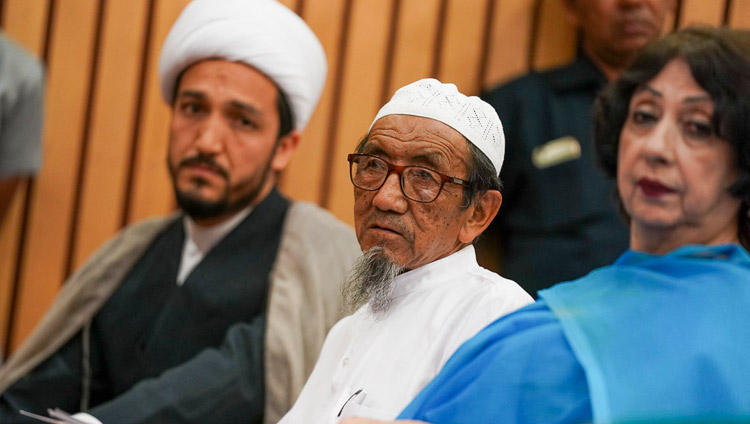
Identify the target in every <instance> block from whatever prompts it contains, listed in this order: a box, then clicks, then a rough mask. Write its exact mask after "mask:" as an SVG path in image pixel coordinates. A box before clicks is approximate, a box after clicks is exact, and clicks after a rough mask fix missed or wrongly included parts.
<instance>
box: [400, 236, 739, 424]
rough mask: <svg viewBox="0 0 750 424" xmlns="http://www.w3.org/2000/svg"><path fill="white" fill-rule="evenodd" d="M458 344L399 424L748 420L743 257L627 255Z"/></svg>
mask: <svg viewBox="0 0 750 424" xmlns="http://www.w3.org/2000/svg"><path fill="white" fill-rule="evenodd" d="M539 295H540V298H541V300H540V301H538V302H537V303H535V304H533V305H530V306H528V307H526V308H522V309H520V310H518V311H516V312H515V313H512V314H510V315H507V316H505V317H502V318H500V319H498V320H497V321H495V322H494V323H492V324H490V325H489V326H488V327H486V328H485V329H484V330H482V331H481V332H480V333H479V334H477V335H476V336H475V337H474V338H472V339H471V340H469V341H467V342H466V343H465V344H464V345H463V346H462V347H461V348H460V349H459V350H458V351H457V352H456V353H455V354H454V355H453V357H452V358H451V359H450V360H449V361H448V363H447V364H446V365H445V367H444V368H443V370H442V371H441V372H440V374H439V375H438V376H437V377H436V378H435V379H434V380H433V381H432V382H431V383H430V384H429V385H428V386H427V387H426V388H425V389H424V390H423V391H422V392H421V393H420V394H419V395H418V396H417V397H416V398H415V399H414V401H412V403H411V404H410V405H409V406H407V408H406V409H405V410H404V411H403V412H402V413H401V415H400V416H399V418H404V419H407V418H408V419H418V420H423V421H427V422H431V423H435V424H444V423H445V424H448V423H467V424H468V423H503V422H507V423H578V422H587V421H595V422H606V423H608V422H636V421H637V422H657V421H658V422H684V421H691V422H747V421H748V419H750V256H749V255H748V254H747V252H746V251H745V250H744V249H742V248H741V247H740V246H737V245H721V246H713V247H706V246H686V247H683V248H681V249H678V250H675V251H674V252H671V253H669V254H667V255H664V256H655V255H648V254H643V253H638V252H633V251H628V252H626V253H624V254H623V255H622V256H621V257H620V258H619V259H618V260H617V261H616V262H615V263H614V264H613V265H611V266H608V267H604V268H601V269H599V270H596V271H594V272H592V273H590V274H589V275H587V276H585V277H583V278H581V279H579V280H576V281H574V282H571V283H564V284H558V285H556V286H554V287H552V288H550V289H548V290H544V291H541V292H540V293H539Z"/></svg>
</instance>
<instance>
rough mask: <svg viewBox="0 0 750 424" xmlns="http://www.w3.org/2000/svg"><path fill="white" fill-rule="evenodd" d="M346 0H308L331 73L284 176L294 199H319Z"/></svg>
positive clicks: (308, 16)
mask: <svg viewBox="0 0 750 424" xmlns="http://www.w3.org/2000/svg"><path fill="white" fill-rule="evenodd" d="M343 9H344V0H306V2H305V8H304V11H303V13H304V16H303V18H304V19H305V21H306V22H307V23H308V25H310V28H312V30H313V31H314V32H315V35H317V36H318V39H320V43H321V44H322V45H323V49H324V50H325V52H326V59H327V60H328V76H327V78H326V85H325V88H324V89H323V94H322V95H321V97H320V102H319V103H318V106H317V108H316V110H315V113H313V115H312V118H311V119H310V122H309V123H308V124H307V128H305V131H304V132H303V134H302V141H301V142H300V145H299V148H298V149H297V152H296V153H295V154H294V157H293V158H292V162H291V163H290V164H289V166H288V167H287V169H286V171H285V172H284V175H283V177H282V179H281V184H280V185H281V189H282V190H283V191H284V193H286V194H287V195H289V196H290V197H292V198H294V199H299V200H306V201H309V202H315V203H319V202H320V196H321V190H322V184H323V175H324V174H325V172H326V169H324V168H325V159H326V156H327V154H326V153H327V152H326V149H327V147H328V130H329V128H330V122H331V112H332V106H333V87H334V84H335V78H336V65H337V63H338V60H339V56H340V52H339V38H340V35H341V27H342V25H343V21H342V16H343Z"/></svg>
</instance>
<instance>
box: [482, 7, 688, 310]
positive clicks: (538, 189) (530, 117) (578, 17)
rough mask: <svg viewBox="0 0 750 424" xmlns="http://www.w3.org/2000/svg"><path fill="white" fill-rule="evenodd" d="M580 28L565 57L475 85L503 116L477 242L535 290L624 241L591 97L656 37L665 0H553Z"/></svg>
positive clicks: (491, 261)
mask: <svg viewBox="0 0 750 424" xmlns="http://www.w3.org/2000/svg"><path fill="white" fill-rule="evenodd" d="M559 1H561V2H562V3H563V6H564V7H565V10H566V12H567V13H566V16H567V17H568V20H569V21H570V22H571V23H572V24H573V25H574V26H575V27H576V28H578V29H579V30H580V34H581V37H580V40H581V44H580V50H579V52H578V55H577V57H576V58H575V59H574V60H573V61H572V62H571V63H568V64H566V65H565V66H562V67H558V68H554V69H550V70H546V71H544V72H531V73H529V74H526V75H524V76H522V77H520V78H517V79H514V80H513V81H510V82H508V83H507V84H504V85H502V86H501V87H498V88H495V89H494V90H491V91H489V92H487V93H485V94H484V95H483V98H484V99H485V100H486V101H487V102H488V103H490V104H491V105H492V106H493V107H495V109H496V110H497V113H498V114H499V115H500V118H501V119H502V120H503V122H504V123H506V126H505V134H506V136H507V138H508V150H507V157H508V160H507V163H508V165H507V166H506V167H505V168H504V169H503V174H502V178H503V181H504V182H505V184H506V186H507V190H506V193H505V194H506V198H507V199H508V201H507V202H506V203H505V204H504V205H503V213H502V214H500V215H498V217H497V218H496V219H495V221H494V222H493V224H492V225H491V226H490V228H489V230H488V231H487V233H486V234H487V236H486V237H485V238H484V240H482V242H480V245H479V246H478V251H479V253H480V257H481V258H483V260H484V258H487V266H488V267H490V268H497V269H499V270H500V272H501V273H502V274H503V275H505V276H507V277H508V278H511V279H516V280H518V282H519V283H520V284H521V285H522V286H523V288H524V289H526V291H528V292H529V293H531V294H532V295H533V296H536V292H537V291H538V290H541V289H544V288H547V287H549V286H551V285H552V284H555V283H557V282H560V281H566V280H572V279H574V278H578V277H581V276H583V275H584V274H586V273H588V272H589V271H591V270H592V269H594V268H597V267H600V266H604V265H608V264H610V263H612V261H614V260H615V258H617V257H618V256H619V255H620V254H621V253H622V252H623V251H624V250H625V249H626V248H627V246H628V240H629V238H628V229H627V226H626V225H625V223H624V222H623V221H622V219H621V217H620V212H619V210H618V208H617V205H616V202H615V189H614V184H613V183H612V181H610V180H609V179H607V178H604V176H603V174H602V173H601V171H600V170H599V168H598V167H597V166H596V160H595V158H594V152H593V147H592V141H591V129H592V128H593V123H592V112H591V107H592V105H593V103H594V97H595V96H596V94H597V93H598V92H599V90H601V89H602V88H603V87H604V85H605V84H606V83H607V81H608V80H613V79H615V78H616V77H617V76H618V75H619V74H620V72H622V70H623V69H624V68H625V66H627V65H628V64H629V63H630V62H631V61H632V60H633V58H634V57H635V55H636V54H637V53H638V52H639V51H640V50H641V49H642V48H643V46H645V45H646V43H647V42H649V41H651V40H654V39H656V38H658V37H659V35H660V34H661V31H662V27H663V24H664V20H665V17H666V16H667V15H668V14H669V13H670V12H671V11H672V10H673V9H674V6H675V2H674V0H559Z"/></svg>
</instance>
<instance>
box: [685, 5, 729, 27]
mask: <svg viewBox="0 0 750 424" xmlns="http://www.w3.org/2000/svg"><path fill="white" fill-rule="evenodd" d="M723 3H724V1H710V2H709V1H706V0H682V7H681V9H680V16H679V17H678V22H679V26H680V28H684V27H686V26H690V25H695V24H707V25H713V26H719V25H721V24H722V20H723V19H724V7H723V6H724V5H723Z"/></svg>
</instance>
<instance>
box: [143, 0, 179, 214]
mask: <svg viewBox="0 0 750 424" xmlns="http://www.w3.org/2000/svg"><path fill="white" fill-rule="evenodd" d="M188 3H189V0H157V3H156V5H155V10H154V19H153V28H152V32H151V40H150V41H149V47H148V48H149V53H148V68H147V69H146V87H145V90H146V91H145V95H144V103H143V105H142V106H143V107H142V109H141V113H142V116H141V128H140V129H139V134H138V146H137V151H138V153H137V157H136V159H135V172H134V176H133V181H132V184H133V192H132V199H131V203H130V214H129V222H133V221H137V220H139V219H143V218H147V217H150V216H155V215H164V214H167V213H168V212H169V211H171V210H173V209H174V196H173V195H172V185H171V183H170V181H169V173H168V172H167V162H166V160H167V159H166V158H167V145H168V141H169V116H170V115H169V107H168V106H167V105H166V104H165V103H164V100H162V97H161V91H160V89H159V75H158V67H159V52H161V46H162V43H164V39H165V38H167V33H168V32H169V28H170V27H171V26H172V24H173V23H174V21H175V20H176V19H177V16H179V14H180V12H181V11H182V9H183V8H184V7H185V5H186V4H188Z"/></svg>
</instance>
